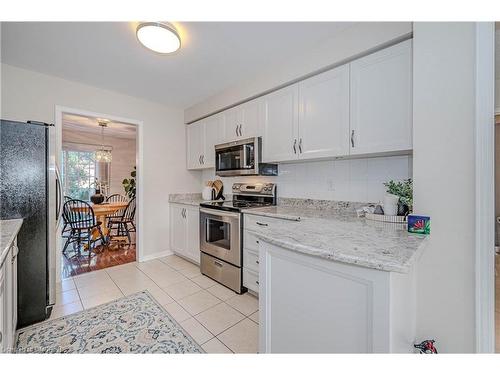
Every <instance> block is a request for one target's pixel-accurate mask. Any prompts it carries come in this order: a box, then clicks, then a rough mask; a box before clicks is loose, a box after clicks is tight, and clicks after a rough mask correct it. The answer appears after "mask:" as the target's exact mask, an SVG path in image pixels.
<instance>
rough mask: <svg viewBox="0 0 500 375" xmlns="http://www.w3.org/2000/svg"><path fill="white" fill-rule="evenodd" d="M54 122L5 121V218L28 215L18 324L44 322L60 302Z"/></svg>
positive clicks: (0, 187) (0, 209) (1, 187)
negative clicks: (57, 288) (58, 291)
mask: <svg viewBox="0 0 500 375" xmlns="http://www.w3.org/2000/svg"><path fill="white" fill-rule="evenodd" d="M54 134H55V132H54V127H53V125H50V124H45V123H41V122H34V121H28V122H18V121H8V120H0V219H17V218H23V219H24V222H23V225H22V227H21V230H20V232H19V234H18V242H17V243H18V248H19V255H18V263H17V267H18V269H17V275H18V328H21V327H24V326H27V325H29V324H33V323H36V322H40V321H43V320H45V319H47V318H48V317H49V316H50V312H51V308H52V305H53V304H54V303H55V293H56V286H55V281H56V279H55V277H56V259H55V257H56V242H55V241H56V228H57V222H58V220H59V216H60V207H61V185H60V179H59V173H58V170H57V166H56V162H55V141H54Z"/></svg>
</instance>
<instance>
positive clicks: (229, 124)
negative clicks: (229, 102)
mask: <svg viewBox="0 0 500 375" xmlns="http://www.w3.org/2000/svg"><path fill="white" fill-rule="evenodd" d="M222 116H223V120H224V141H225V142H231V141H234V140H235V139H238V138H239V132H238V127H239V125H240V123H241V120H240V116H239V115H238V108H237V107H234V108H230V109H228V110H226V111H224V112H223V113H222Z"/></svg>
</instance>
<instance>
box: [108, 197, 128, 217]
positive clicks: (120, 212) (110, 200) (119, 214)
mask: <svg viewBox="0 0 500 375" xmlns="http://www.w3.org/2000/svg"><path fill="white" fill-rule="evenodd" d="M118 202H120V203H121V202H128V199H127V197H126V196H124V195H122V194H112V195H110V196H108V197H107V198H106V203H118ZM124 212H125V208H122V209H120V210H118V211H116V212H115V213H114V214H112V215H107V216H106V218H107V219H108V221H109V219H113V218H114V219H119V218H121V217H122V216H123V213H124Z"/></svg>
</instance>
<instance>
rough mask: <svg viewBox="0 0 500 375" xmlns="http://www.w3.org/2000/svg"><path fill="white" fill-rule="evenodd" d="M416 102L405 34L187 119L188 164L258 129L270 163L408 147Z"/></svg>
mask: <svg viewBox="0 0 500 375" xmlns="http://www.w3.org/2000/svg"><path fill="white" fill-rule="evenodd" d="M412 107H413V99H412V41H411V40H407V41H405V42H402V43H399V44H396V45H394V46H392V47H389V48H386V49H383V50H380V51H378V52H375V53H373V54H370V55H368V56H365V57H363V58H361V59H358V60H355V61H353V62H351V63H349V64H346V65H342V66H339V67H337V68H334V69H331V70H328V71H326V72H324V73H321V74H318V75H315V76H312V77H310V78H307V79H305V80H302V81H300V82H299V83H295V84H292V85H290V86H287V87H284V88H282V89H279V90H276V91H274V92H272V93H270V94H267V95H264V96H262V97H260V98H257V99H254V100H251V101H249V102H246V103H243V104H240V105H237V106H235V107H233V108H230V109H228V110H226V111H224V112H222V113H220V114H218V115H214V116H210V117H208V118H206V119H203V120H201V121H198V122H196V123H193V124H191V125H189V126H188V168H189V169H203V168H213V167H214V166H215V160H214V157H215V153H214V150H213V146H214V145H215V144H217V143H225V142H230V141H234V140H238V139H242V138H249V137H256V136H259V137H262V161H263V162H266V163H277V162H287V161H288V162H292V161H295V160H307V159H321V158H334V157H344V156H349V155H352V156H357V155H367V156H369V155H374V156H376V155H379V154H385V155H388V154H391V153H393V154H401V153H407V152H409V151H411V150H412V149H413V144H412ZM196 126H198V127H199V128H196Z"/></svg>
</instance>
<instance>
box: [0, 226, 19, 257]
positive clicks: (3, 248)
mask: <svg viewBox="0 0 500 375" xmlns="http://www.w3.org/2000/svg"><path fill="white" fill-rule="evenodd" d="M21 225H23V219H13V220H0V265H1V264H2V263H3V261H4V259H5V257H6V256H7V252H8V250H9V247H10V245H11V244H12V241H14V238H15V237H16V236H17V233H18V232H19V229H21Z"/></svg>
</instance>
